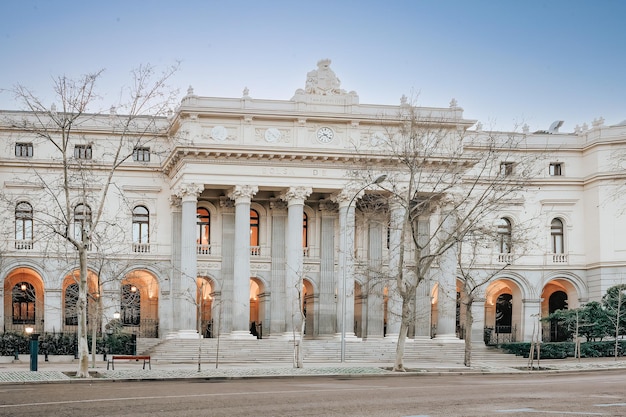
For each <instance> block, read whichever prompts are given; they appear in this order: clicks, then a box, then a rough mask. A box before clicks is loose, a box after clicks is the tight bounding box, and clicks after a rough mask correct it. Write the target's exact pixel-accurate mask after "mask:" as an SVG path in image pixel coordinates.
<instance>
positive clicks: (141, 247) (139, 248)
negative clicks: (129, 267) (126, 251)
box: [133, 243, 150, 253]
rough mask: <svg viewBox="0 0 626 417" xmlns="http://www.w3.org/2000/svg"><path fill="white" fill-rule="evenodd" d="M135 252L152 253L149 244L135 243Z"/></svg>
mask: <svg viewBox="0 0 626 417" xmlns="http://www.w3.org/2000/svg"><path fill="white" fill-rule="evenodd" d="M133 252H137V253H150V244H149V243H133Z"/></svg>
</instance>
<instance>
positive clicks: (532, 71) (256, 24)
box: [0, 0, 626, 132]
mask: <svg viewBox="0 0 626 417" xmlns="http://www.w3.org/2000/svg"><path fill="white" fill-rule="evenodd" d="M625 18H626V1H621V0H596V1H577V0H566V1H560V0H553V1H538V0H524V1H513V0H511V1H507V0H500V1H496V0H492V1H486V0H485V1H481V0H475V1H453V0H439V1H435V0H421V1H420V0H406V1H400V0H397V1H393V0H387V1H366V0H361V1H347V0H346V1H324V0H321V1H316V2H304V1H294V0H291V1H271V0H266V1H258V0H257V1H244V0H239V1H237V0H235V1H212V0H205V1H184V0H180V1H178V2H174V1H157V0H155V1H140V0H134V1H130V0H124V1H118V0H109V1H107V2H93V3H92V2H88V1H84V0H83V1H65V0H56V1H48V0H15V1H14V0H3V1H2V2H1V4H0V57H2V58H1V62H2V65H0V89H6V88H10V87H12V86H14V85H15V84H17V83H20V84H23V85H26V86H28V87H31V88H32V89H34V90H35V91H36V92H37V94H38V95H39V96H41V97H42V98H43V99H44V102H47V101H50V102H52V94H51V91H50V90H51V84H52V83H51V78H52V77H54V76H57V75H61V74H65V75H68V76H79V75H81V74H85V73H88V72H93V71H96V70H98V69H102V68H104V69H105V73H104V75H103V77H102V80H101V83H100V91H101V93H102V94H103V95H104V98H103V102H104V103H103V108H107V107H108V105H107V103H106V102H107V99H108V97H114V96H116V95H117V93H118V91H119V89H120V87H122V86H123V85H124V84H128V83H129V81H130V71H131V69H133V68H135V67H137V66H138V65H139V64H144V63H150V64H153V65H156V66H161V67H165V66H167V65H171V64H173V63H174V62H176V61H177V60H180V61H181V69H180V71H179V73H178V74H177V75H176V77H175V79H174V80H173V84H174V85H175V86H176V87H177V88H180V90H181V97H182V95H183V94H184V92H185V91H186V89H187V87H188V86H189V85H192V86H193V87H194V90H195V93H196V94H198V95H203V96H218V97H240V96H241V92H242V90H243V88H244V87H246V86H247V87H248V88H249V90H250V95H251V96H252V97H253V98H263V99H278V100H289V99H290V98H291V97H292V96H293V93H294V92H295V90H296V89H298V88H303V87H304V83H305V76H306V73H307V72H308V71H310V70H312V69H315V68H316V63H317V61H318V60H319V59H322V58H329V59H331V60H332V65H331V68H333V70H334V71H335V73H336V74H337V76H338V77H339V78H340V79H341V82H342V85H341V87H342V88H344V89H346V90H348V91H351V90H354V91H356V92H357V93H358V94H359V97H360V101H361V103H376V104H378V103H380V104H398V103H399V100H400V97H401V96H402V95H403V94H406V95H407V96H415V95H417V104H418V105H422V106H435V107H440V106H441V107H447V106H448V105H449V102H450V100H451V99H452V98H455V99H456V100H457V101H458V103H459V105H460V106H461V107H463V108H464V109H465V113H464V115H465V117H466V118H470V119H478V120H480V121H481V122H482V123H483V125H484V126H485V127H490V126H492V127H495V128H497V129H499V130H509V129H513V128H514V127H515V125H517V124H521V123H527V124H528V125H529V126H530V128H531V131H533V130H538V129H547V128H548V127H549V125H550V124H551V123H552V122H553V121H555V120H564V121H565V124H564V125H563V127H562V128H561V132H569V131H573V129H574V126H575V125H576V124H583V123H588V124H591V121H592V120H593V119H594V118H597V117H600V116H602V117H604V118H605V120H606V123H607V124H609V125H610V124H616V123H619V122H621V121H623V120H625V119H626V75H625V74H626V24H624V19H625ZM48 97H49V99H48ZM114 101H115V100H113V99H111V100H110V103H113V102H114ZM0 108H2V109H15V108H19V105H18V103H16V102H15V101H14V99H13V97H12V96H11V95H10V94H9V93H8V92H6V91H2V92H0Z"/></svg>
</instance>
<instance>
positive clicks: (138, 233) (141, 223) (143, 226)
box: [133, 206, 150, 252]
mask: <svg viewBox="0 0 626 417" xmlns="http://www.w3.org/2000/svg"><path fill="white" fill-rule="evenodd" d="M149 229H150V212H149V211H148V209H147V208H146V207H145V206H136V207H135V208H134V209H133V251H134V252H150V245H149V243H150V231H149Z"/></svg>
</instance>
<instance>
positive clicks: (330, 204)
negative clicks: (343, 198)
mask: <svg viewBox="0 0 626 417" xmlns="http://www.w3.org/2000/svg"><path fill="white" fill-rule="evenodd" d="M319 204H320V205H319V209H320V211H321V212H322V215H324V214H327V215H330V214H332V215H334V214H336V213H337V209H338V208H339V205H338V204H337V203H335V202H334V201H332V200H329V199H323V200H320V203H319Z"/></svg>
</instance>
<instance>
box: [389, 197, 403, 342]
mask: <svg viewBox="0 0 626 417" xmlns="http://www.w3.org/2000/svg"><path fill="white" fill-rule="evenodd" d="M404 215H405V210H404V207H402V204H401V202H400V201H398V200H396V199H393V198H392V200H391V202H390V205H389V278H390V279H389V280H388V281H387V282H388V283H389V285H388V287H387V332H386V334H385V338H386V339H389V340H390V341H396V340H398V335H399V334H400V321H401V316H402V299H401V297H400V295H399V294H398V291H397V287H396V279H395V278H396V277H397V275H398V274H399V273H400V268H401V267H402V265H400V251H401V250H404V249H406V248H401V239H402V228H403V227H404ZM405 246H406V243H405Z"/></svg>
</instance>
